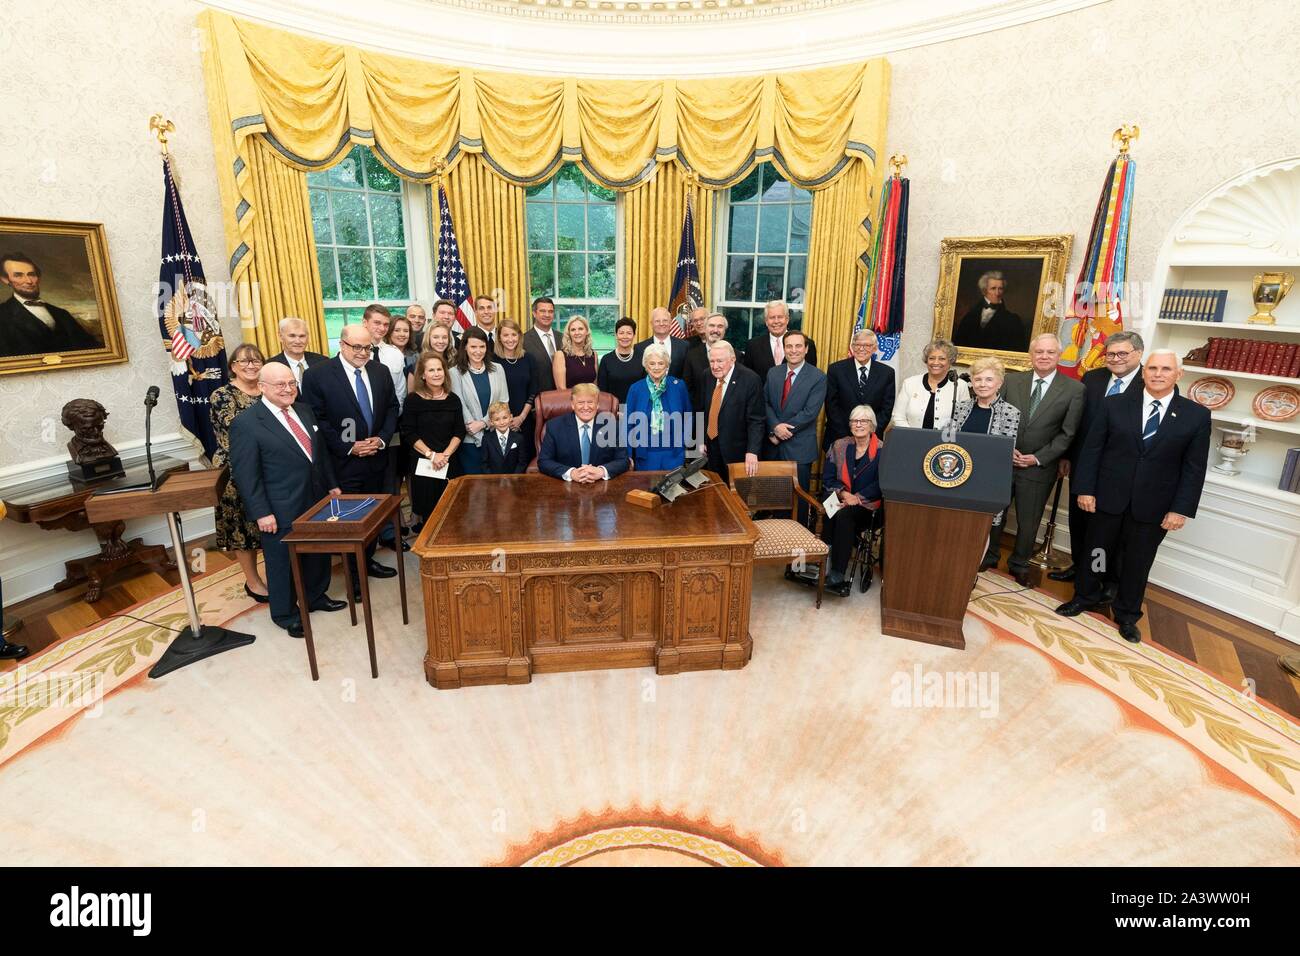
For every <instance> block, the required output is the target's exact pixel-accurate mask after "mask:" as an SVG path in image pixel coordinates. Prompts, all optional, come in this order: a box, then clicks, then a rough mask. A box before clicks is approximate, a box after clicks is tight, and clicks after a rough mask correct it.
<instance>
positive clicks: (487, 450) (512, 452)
mask: <svg viewBox="0 0 1300 956" xmlns="http://www.w3.org/2000/svg"><path fill="white" fill-rule="evenodd" d="M479 447H480V448H482V449H483V466H484V467H483V471H484V472H485V473H487V474H489V475H522V474H523V473H524V471H525V470H526V469H527V468H528V456H527V455H526V454H525V453H524V452H525V448H524V436H523V435H522V434H521V433H520V432H519V430H518V429H515V428H512V429H510V434H509V435H508V436H507V437H506V453H505V455H502V454H501V440H500V439H499V438H498V437H497V430H496V429H495V428H488V429H486V430H484V432H483V444H481V445H479Z"/></svg>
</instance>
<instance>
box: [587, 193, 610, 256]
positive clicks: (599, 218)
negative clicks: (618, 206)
mask: <svg viewBox="0 0 1300 956" xmlns="http://www.w3.org/2000/svg"><path fill="white" fill-rule="evenodd" d="M587 242H588V246H587V248H588V249H593V250H600V249H608V250H609V251H610V252H613V251H614V207H613V206H612V205H603V204H602V205H599V206H597V205H588V206H587Z"/></svg>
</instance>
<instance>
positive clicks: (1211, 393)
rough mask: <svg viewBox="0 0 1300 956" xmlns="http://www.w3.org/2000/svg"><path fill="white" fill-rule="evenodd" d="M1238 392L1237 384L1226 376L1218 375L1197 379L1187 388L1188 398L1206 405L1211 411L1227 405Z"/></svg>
mask: <svg viewBox="0 0 1300 956" xmlns="http://www.w3.org/2000/svg"><path fill="white" fill-rule="evenodd" d="M1236 394H1237V388H1236V386H1235V385H1233V384H1232V383H1231V382H1229V381H1228V380H1227V379H1226V378H1219V377H1218V376H1217V375H1211V376H1209V377H1208V378H1201V379H1197V380H1196V381H1195V382H1193V383H1192V387H1191V388H1189V389H1188V390H1187V396H1188V398H1190V399H1191V400H1192V401H1194V402H1196V403H1197V404H1198V405H1204V406H1205V407H1206V408H1208V409H1210V411H1214V410H1215V409H1216V408H1222V407H1223V406H1224V405H1227V404H1228V403H1229V402H1230V401H1232V396H1234V395H1236Z"/></svg>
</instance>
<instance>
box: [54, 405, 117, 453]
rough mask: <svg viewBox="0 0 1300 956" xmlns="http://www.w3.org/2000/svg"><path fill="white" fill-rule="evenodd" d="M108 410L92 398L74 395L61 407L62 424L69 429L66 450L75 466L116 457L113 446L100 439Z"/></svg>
mask: <svg viewBox="0 0 1300 956" xmlns="http://www.w3.org/2000/svg"><path fill="white" fill-rule="evenodd" d="M107 421H108V410H107V409H106V408H104V406H103V405H101V404H99V402H97V401H95V400H94V399H93V398H74V399H73V400H72V401H70V402H68V403H67V404H66V405H64V406H63V425H64V427H65V428H71V429H72V439H71V440H70V441H69V442H68V453H69V454H70V455H72V460H73V461H74V462H76V463H77V464H78V465H84V464H88V463H90V462H93V461H102V460H103V459H105V458H116V457H117V449H116V448H114V447H113V446H112V445H110V444H109V443H108V442H106V441H104V424H105V422H107Z"/></svg>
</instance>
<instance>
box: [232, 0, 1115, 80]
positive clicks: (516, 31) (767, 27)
mask: <svg viewBox="0 0 1300 956" xmlns="http://www.w3.org/2000/svg"><path fill="white" fill-rule="evenodd" d="M546 2H547V5H546V6H542V5H540V4H539V3H538V2H536V0H366V3H364V4H357V3H356V2H355V0H208V3H207V5H208V6H210V7H213V8H215V9H218V10H224V11H226V12H228V13H232V14H234V15H236V16H240V17H245V18H248V19H252V20H257V21H260V22H262V23H265V24H268V25H270V26H275V27H279V28H281V29H285V30H290V31H292V32H295V33H302V34H308V35H311V36H316V37H320V38H323V39H327V40H332V41H335V42H340V43H348V44H353V45H357V46H362V47H366V48H369V49H374V50H379V51H383V52H387V53H394V54H398V55H401V56H408V57H413V58H416V59H427V60H434V61H437V62H440V63H447V64H453V65H461V66H476V67H481V68H483V69H490V70H503V71H509V72H518V73H539V74H552V75H554V74H560V75H566V76H584V77H587V76H592V77H595V76H602V77H619V78H626V79H634V78H649V77H661V76H674V77H678V78H682V77H696V76H732V75H743V74H746V73H768V72H772V71H775V70H793V69H802V68H809V67H816V66H830V65H833V64H837V63H848V62H853V61H856V60H863V59H867V58H870V57H873V56H880V55H884V54H887V53H890V52H894V51H897V50H904V49H909V48H912V47H917V46H925V45H927V44H932V43H940V42H944V41H947V40H954V39H959V38H962V37H969V36H976V35H979V34H983V33H988V32H991V31H994V30H1002V29H1006V28H1007V27H1013V26H1017V25H1019V24H1022V23H1029V22H1032V21H1035V20H1041V19H1045V18H1048V17H1053V16H1059V15H1061V14H1066V13H1070V12H1073V11H1075V10H1079V9H1083V8H1086V7H1091V6H1096V5H1097V4H1100V3H1106V2H1110V0H926V2H925V3H917V2H916V0H809V2H792V0H767V2H765V3H762V4H760V3H758V2H756V0H744V2H742V4H741V5H738V6H727V7H725V8H723V7H721V6H719V7H718V8H716V9H715V8H708V7H706V6H704V4H705V3H707V2H708V0H663V2H664V5H665V7H668V6H671V5H673V4H675V3H678V2H687V3H690V4H692V7H691V9H690V10H686V9H685V8H681V9H678V10H676V11H673V12H669V11H668V10H666V9H665V10H664V11H655V10H653V9H651V10H648V11H640V10H638V11H633V10H631V9H628V8H627V4H629V3H630V2H633V0H585V2H587V3H588V7H587V8H586V9H583V8H579V7H577V6H576V2H577V0H559V3H560V5H559V6H558V7H552V6H550V5H549V2H550V0H546ZM599 2H609V3H611V4H614V3H622V4H624V9H621V10H620V9H609V10H602V9H600V8H599V6H598V5H597V6H596V8H595V9H592V8H591V5H592V4H593V3H595V4H599ZM636 2H641V0H636ZM651 2H652V0H651ZM716 2H717V3H718V4H720V5H721V4H723V3H730V0H716ZM696 4H699V7H698V9H697V8H696V6H695V5H696ZM648 5H649V2H647V3H643V6H648ZM629 27H633V28H634V29H629Z"/></svg>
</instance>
